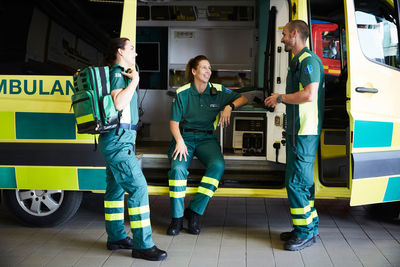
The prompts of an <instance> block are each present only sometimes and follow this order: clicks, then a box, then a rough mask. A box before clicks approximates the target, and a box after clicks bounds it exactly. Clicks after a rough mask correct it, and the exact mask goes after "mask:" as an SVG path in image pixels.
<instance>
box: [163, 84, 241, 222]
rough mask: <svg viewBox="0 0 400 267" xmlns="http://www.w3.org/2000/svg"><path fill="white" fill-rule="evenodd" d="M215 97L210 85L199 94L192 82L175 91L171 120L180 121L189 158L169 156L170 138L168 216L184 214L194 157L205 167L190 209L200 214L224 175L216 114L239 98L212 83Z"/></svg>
mask: <svg viewBox="0 0 400 267" xmlns="http://www.w3.org/2000/svg"><path fill="white" fill-rule="evenodd" d="M212 86H214V87H215V88H216V89H217V94H216V95H212V94H211V93H210V83H209V84H208V85H207V88H206V90H205V91H204V92H203V93H202V94H200V93H199V92H198V91H197V89H196V87H195V85H194V83H188V84H186V85H184V86H182V87H180V88H179V89H178V90H177V91H176V98H175V99H174V102H173V103H172V107H171V115H170V120H171V121H176V122H179V126H180V128H181V134H182V137H183V140H184V141H185V145H186V147H187V150H188V153H189V155H188V156H187V157H186V158H187V161H185V160H184V159H183V157H182V160H181V161H179V157H177V158H176V160H174V159H173V158H172V153H173V152H174V150H175V145H176V141H175V139H174V138H172V141H171V144H170V147H169V151H168V157H169V159H170V161H171V170H170V171H169V172H168V177H169V196H170V200H171V217H172V218H181V217H182V216H183V213H184V208H185V207H184V205H185V204H184V198H185V192H186V184H187V176H188V174H189V172H188V168H189V165H190V162H191V161H192V159H193V157H194V156H196V157H197V158H198V159H199V160H200V161H201V162H202V163H203V164H204V166H205V167H206V172H205V174H204V176H203V177H202V179H201V182H200V185H199V187H198V190H197V193H196V194H195V196H194V198H193V199H192V200H191V202H190V204H189V209H191V210H192V211H194V212H196V213H197V214H200V215H202V214H203V213H204V210H205V208H206V206H207V203H208V201H209V200H210V198H211V197H212V196H213V194H214V192H215V191H216V190H217V188H218V183H219V181H220V179H221V177H222V174H223V173H224V169H225V162H224V157H223V155H222V153H221V147H220V145H219V143H218V140H217V136H216V135H214V134H213V131H214V130H215V129H216V126H217V123H218V119H219V112H220V111H222V110H223V109H224V108H225V106H226V105H228V104H230V103H232V102H233V101H234V100H235V99H237V98H239V97H240V95H239V94H238V93H235V92H233V91H231V90H229V89H227V88H225V87H224V86H222V85H220V84H212V85H211V87H212Z"/></svg>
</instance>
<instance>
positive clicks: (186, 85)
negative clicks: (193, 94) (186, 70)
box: [176, 83, 190, 94]
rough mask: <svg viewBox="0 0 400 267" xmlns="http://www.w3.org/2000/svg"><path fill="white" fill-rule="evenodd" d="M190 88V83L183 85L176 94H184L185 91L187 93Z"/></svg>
mask: <svg viewBox="0 0 400 267" xmlns="http://www.w3.org/2000/svg"><path fill="white" fill-rule="evenodd" d="M189 88H190V83H187V84H185V85H182V86H181V87H179V88H178V89H177V90H176V94H179V93H180V92H183V91H185V90H187V89H189Z"/></svg>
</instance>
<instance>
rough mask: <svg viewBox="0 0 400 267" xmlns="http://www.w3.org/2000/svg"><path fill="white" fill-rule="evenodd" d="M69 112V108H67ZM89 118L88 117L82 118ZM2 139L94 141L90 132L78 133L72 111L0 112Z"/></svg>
mask: <svg viewBox="0 0 400 267" xmlns="http://www.w3.org/2000/svg"><path fill="white" fill-rule="evenodd" d="M65 111H66V112H68V110H65ZM81 119H82V120H87V119H88V118H81ZM0 124H1V125H2V130H1V131H0V140H2V141H3V142H14V141H17V142H18V141H24V140H29V141H31V142H44V143H47V142H54V141H57V140H59V142H60V143H61V142H63V141H69V140H70V141H74V140H75V141H77V140H80V141H81V142H82V141H84V140H86V142H87V141H90V142H93V136H92V135H89V134H77V130H76V126H75V117H74V115H73V114H72V113H49V112H0Z"/></svg>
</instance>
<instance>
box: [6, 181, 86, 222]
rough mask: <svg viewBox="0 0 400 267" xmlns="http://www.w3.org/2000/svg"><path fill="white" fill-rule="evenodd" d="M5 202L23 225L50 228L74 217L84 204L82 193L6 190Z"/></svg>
mask: <svg viewBox="0 0 400 267" xmlns="http://www.w3.org/2000/svg"><path fill="white" fill-rule="evenodd" d="M4 202H5V204H6V206H7V208H8V209H9V211H10V212H11V213H13V214H14V215H15V216H16V218H17V219H18V220H19V221H20V222H22V223H23V224H26V225H30V226H39V227H50V226H55V225H59V224H62V223H64V222H66V221H68V220H69V219H71V217H72V216H74V214H75V213H76V211H77V210H78V208H79V206H80V204H81V202H82V192H77V191H64V190H19V189H17V190H4Z"/></svg>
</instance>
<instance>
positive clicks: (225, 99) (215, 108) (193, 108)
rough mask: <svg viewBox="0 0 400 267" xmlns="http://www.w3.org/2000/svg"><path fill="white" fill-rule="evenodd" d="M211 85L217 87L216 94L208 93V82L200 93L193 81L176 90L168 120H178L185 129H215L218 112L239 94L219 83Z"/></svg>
mask: <svg viewBox="0 0 400 267" xmlns="http://www.w3.org/2000/svg"><path fill="white" fill-rule="evenodd" d="M212 85H213V86H214V87H215V88H216V89H217V91H218V93H217V95H211V94H210V83H209V84H208V85H207V88H206V90H205V91H204V92H203V93H202V94H200V93H199V92H198V91H197V89H196V87H195V85H194V83H193V82H192V83H188V84H185V85H183V86H182V87H180V88H179V89H178V90H176V98H175V99H174V102H173V103H172V108H171V115H170V120H172V121H176V122H180V126H181V127H182V128H186V129H198V130H206V131H209V130H215V128H216V126H217V122H218V118H217V116H218V114H219V112H220V111H221V110H223V109H224V108H225V106H226V105H228V104H229V103H232V102H233V101H234V100H235V99H238V98H239V97H240V94H238V93H236V92H233V91H231V90H229V89H228V88H226V87H224V86H223V85H221V84H215V83H214V84H212Z"/></svg>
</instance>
